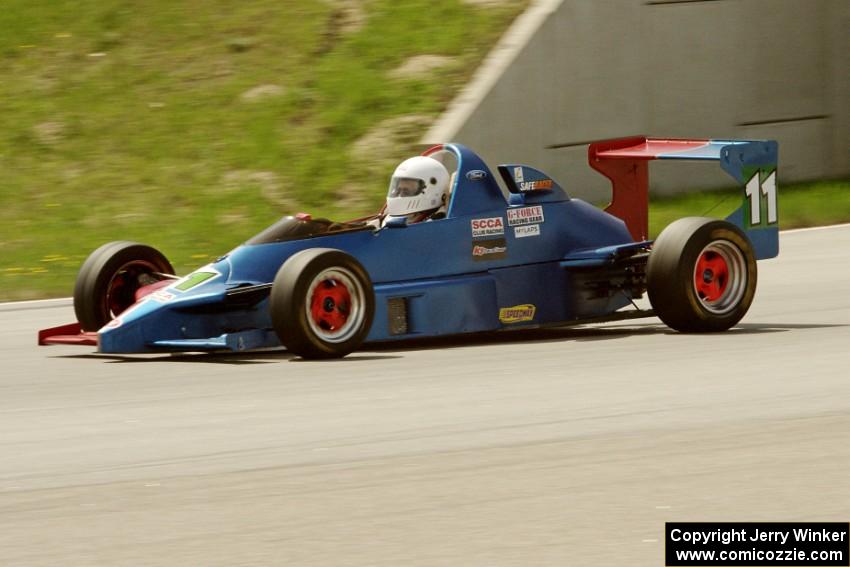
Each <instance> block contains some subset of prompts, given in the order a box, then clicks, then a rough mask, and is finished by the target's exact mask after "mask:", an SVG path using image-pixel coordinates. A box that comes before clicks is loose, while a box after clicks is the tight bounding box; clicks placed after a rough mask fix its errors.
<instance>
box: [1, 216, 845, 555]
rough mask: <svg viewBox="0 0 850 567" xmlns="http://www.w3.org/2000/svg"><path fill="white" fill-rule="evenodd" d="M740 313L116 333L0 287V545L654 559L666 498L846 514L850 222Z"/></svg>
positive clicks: (759, 515) (770, 273)
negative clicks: (242, 345) (49, 337)
mask: <svg viewBox="0 0 850 567" xmlns="http://www.w3.org/2000/svg"><path fill="white" fill-rule="evenodd" d="M781 245H782V253H781V256H780V257H779V258H778V259H776V260H771V261H768V262H762V263H760V265H759V267H760V281H759V290H758V293H757V295H756V301H755V303H754V305H753V307H752V309H751V311H750V313H749V315H748V316H747V317H746V318H745V319H744V321H743V324H741V325H740V326H739V327H737V328H735V329H734V330H732V331H730V332H727V333H724V334H718V335H711V336H696V335H681V334H676V333H672V332H669V331H667V330H666V329H665V328H664V327H663V326H662V325H661V324H660V322H659V321H657V320H655V319H649V320H645V321H640V322H638V321H631V322H628V323H627V324H622V323H620V324H608V325H604V326H599V327H586V328H573V329H559V330H548V331H536V332H529V333H519V334H501V335H498V336H496V337H492V336H490V337H485V338H472V339H464V340H452V341H440V342H430V343H422V344H418V345H416V346H415V348H412V349H410V350H408V349H403V348H401V347H399V346H390V347H381V348H369V349H367V350H364V351H363V352H359V353H357V354H355V355H352V356H350V357H349V358H347V359H345V360H343V361H333V362H302V361H297V360H293V359H291V357H290V356H288V355H287V354H285V353H261V354H243V355H185V356H153V357H151V356H145V357H103V356H96V355H93V354H91V351H90V350H89V349H88V348H86V347H36V346H34V345H35V333H36V330H37V329H38V328H40V327H44V326H50V325H54V324H61V323H65V322H68V321H69V320H71V309H70V308H69V307H68V306H56V304H47V305H50V306H49V307H45V305H44V304H22V305H20V306H12V307H10V306H4V307H0V353H2V359H0V375H2V377H0V449H2V452H0V564H2V565H4V566H6V565H51V566H54V565H63V566H67V565H110V566H111V565H169V566H170V565H199V566H200V565H203V566H206V565H216V566H218V565H221V566H225V565H226V566H233V565H333V566H337V565H381V566H383V565H386V566H390V565H391V566H402V565H447V566H469V565H488V566H489V565H557V566H565V565H647V566H660V565H663V564H664V562H663V560H662V552H663V529H664V522H665V521H667V520H673V521H684V520H706V521H712V520H714V521H736V520H774V521H795V520H805V521H808V520H811V521H814V520H830V521H845V522H846V521H848V519H850V475H848V471H850V442H849V441H850V226H843V227H835V228H829V229H822V230H812V231H803V232H793V233H786V234H783V236H782V242H781Z"/></svg>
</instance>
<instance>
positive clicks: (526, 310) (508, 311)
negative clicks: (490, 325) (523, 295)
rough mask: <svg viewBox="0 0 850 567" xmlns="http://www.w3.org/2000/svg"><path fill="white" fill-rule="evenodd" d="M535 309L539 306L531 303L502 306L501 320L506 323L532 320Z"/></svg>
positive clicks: (500, 311) (500, 310)
mask: <svg viewBox="0 0 850 567" xmlns="http://www.w3.org/2000/svg"><path fill="white" fill-rule="evenodd" d="M535 311H537V308H536V307H535V306H534V305H532V304H530V303H526V304H525V305H514V306H513V307H502V308H501V309H499V321H501V322H502V323H504V324H506V325H510V324H511V323H522V322H523V321H531V320H532V319H534V313H535Z"/></svg>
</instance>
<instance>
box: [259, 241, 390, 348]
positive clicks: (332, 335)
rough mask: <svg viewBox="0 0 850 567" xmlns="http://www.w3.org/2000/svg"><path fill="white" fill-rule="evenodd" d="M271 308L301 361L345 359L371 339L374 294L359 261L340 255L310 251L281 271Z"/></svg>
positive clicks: (282, 339)
mask: <svg viewBox="0 0 850 567" xmlns="http://www.w3.org/2000/svg"><path fill="white" fill-rule="evenodd" d="M269 308H270V310H271V319H272V326H273V327H274V330H275V332H276V333H277V336H278V338H279V339H280V342H281V344H283V346H285V347H286V348H287V350H289V351H290V352H292V353H294V354H297V355H298V356H300V357H302V358H341V357H343V356H345V355H347V354H349V353H351V352H352V351H354V350H356V349H357V348H358V347H359V346H360V345H361V344H362V343H363V341H364V340H365V339H366V336H367V335H368V334H369V330H370V329H371V328H372V319H373V317H374V315H375V292H374V290H373V289H372V281H371V279H370V278H369V274H368V273H367V272H366V270H365V269H364V268H363V266H362V265H360V262H358V261H357V260H356V259H354V258H352V257H351V256H349V255H348V254H346V253H344V252H341V251H339V250H334V249H330V248H311V249H309V250H303V251H301V252H298V253H297V254H295V255H293V256H292V257H290V258H289V259H288V260H287V261H286V262H285V263H284V264H283V266H281V267H280V270H278V272H277V275H276V276H275V279H274V283H273V284H272V291H271V296H270V298H269Z"/></svg>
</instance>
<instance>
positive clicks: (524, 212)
mask: <svg viewBox="0 0 850 567" xmlns="http://www.w3.org/2000/svg"><path fill="white" fill-rule="evenodd" d="M541 222H543V207H541V206H540V205H536V206H534V207H523V208H521V209H508V224H509V225H511V226H519V225H521V224H538V223H541Z"/></svg>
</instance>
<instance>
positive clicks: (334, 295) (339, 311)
mask: <svg viewBox="0 0 850 567" xmlns="http://www.w3.org/2000/svg"><path fill="white" fill-rule="evenodd" d="M350 314H351V292H350V291H349V290H348V287H346V285H345V283H343V282H342V281H341V280H340V279H337V278H328V279H325V280H322V281H321V282H319V284H318V285H317V286H316V287H315V288H314V289H313V295H312V297H311V298H310V316H311V317H312V318H313V323H315V325H316V326H317V327H319V328H320V329H322V330H324V331H326V332H328V333H330V334H334V333H336V332H338V331H339V330H340V329H342V328H343V327H345V324H346V323H347V322H348V318H349V316H350Z"/></svg>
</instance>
